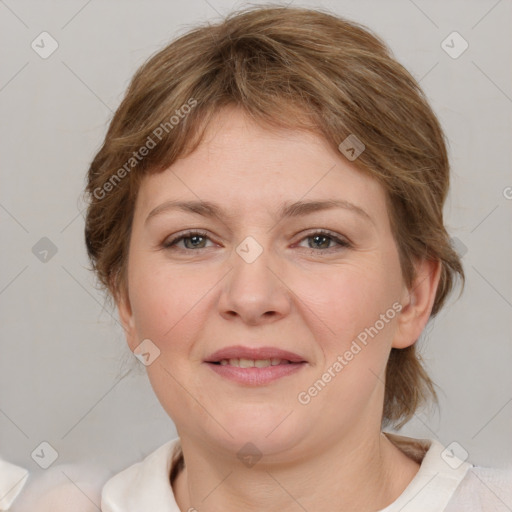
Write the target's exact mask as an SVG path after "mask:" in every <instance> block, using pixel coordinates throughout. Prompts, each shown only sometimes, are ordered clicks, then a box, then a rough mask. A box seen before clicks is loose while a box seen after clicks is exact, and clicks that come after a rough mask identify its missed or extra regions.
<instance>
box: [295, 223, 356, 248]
mask: <svg viewBox="0 0 512 512" xmlns="http://www.w3.org/2000/svg"><path fill="white" fill-rule="evenodd" d="M302 240H312V243H309V242H308V248H309V249H312V252H313V253H318V252H332V250H333V249H334V250H335V251H338V250H341V249H343V248H348V247H351V244H350V243H349V242H348V241H347V240H344V239H342V238H339V237H338V236H337V235H335V234H334V233H331V232H330V231H326V230H323V229H321V230H319V231H315V232H313V233H310V234H309V235H307V236H306V237H304V238H303V239H302ZM302 240H301V241H302ZM332 242H334V244H335V245H334V247H332V246H331V243H332ZM336 245H337V246H338V247H336Z"/></svg>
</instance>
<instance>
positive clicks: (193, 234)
mask: <svg viewBox="0 0 512 512" xmlns="http://www.w3.org/2000/svg"><path fill="white" fill-rule="evenodd" d="M201 239H202V240H206V239H208V236H207V233H205V232H204V231H189V232H187V233H184V234H182V235H179V236H178V237H176V238H173V239H171V240H169V241H167V242H164V244H163V247H164V248H166V249H170V248H171V247H173V246H175V245H177V244H178V243H179V242H181V241H182V240H183V241H188V240H190V241H191V244H189V246H188V247H187V244H185V249H204V248H205V247H203V246H201ZM198 242H199V243H198ZM180 249H183V248H180Z"/></svg>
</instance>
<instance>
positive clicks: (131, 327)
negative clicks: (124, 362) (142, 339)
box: [116, 291, 139, 352]
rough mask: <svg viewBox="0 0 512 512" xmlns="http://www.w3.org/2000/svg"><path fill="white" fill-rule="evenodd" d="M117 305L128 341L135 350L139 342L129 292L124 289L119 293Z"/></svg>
mask: <svg viewBox="0 0 512 512" xmlns="http://www.w3.org/2000/svg"><path fill="white" fill-rule="evenodd" d="M116 305H117V310H118V312H119V319H120V320H121V324H122V326H123V330H124V334H125V336H126V341H127V343H128V346H129V347H130V350H131V351H132V352H133V351H134V350H135V348H136V347H137V345H138V344H139V342H138V337H137V331H136V329H135V319H134V317H133V312H132V308H131V305H130V297H129V296H128V292H125V291H123V292H121V293H120V294H119V295H118V297H116Z"/></svg>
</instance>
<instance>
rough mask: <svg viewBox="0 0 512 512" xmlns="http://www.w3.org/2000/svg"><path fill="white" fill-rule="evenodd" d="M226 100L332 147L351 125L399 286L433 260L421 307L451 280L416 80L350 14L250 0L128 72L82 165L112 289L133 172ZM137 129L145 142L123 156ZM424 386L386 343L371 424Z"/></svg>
mask: <svg viewBox="0 0 512 512" xmlns="http://www.w3.org/2000/svg"><path fill="white" fill-rule="evenodd" d="M186 105H188V107H187V109H185V106H186ZM228 105H229V106H231V105H234V106H236V107H239V108H241V109H243V111H244V112H246V113H247V114H249V115H250V116H251V118H252V119H254V120H255V121H256V122H260V123H263V124H265V125H266V126H276V127H283V128H292V129H306V130H310V131H314V132H316V133H318V134H320V135H321V136H323V137H324V138H325V139H326V140H327V141H328V142H329V143H330V144H331V145H332V146H333V147H334V148H336V149H338V147H339V145H340V143H341V142H343V141H344V140H345V139H346V138H347V137H348V136H349V135H355V136H356V137H357V138H358V139H359V140H360V141H362V142H363V143H364V145H365V150H364V151H363V152H362V153H361V154H360V155H359V157H358V158H357V159H356V160H355V161H354V162H353V163H354V164H355V165H356V166H357V167H358V168H359V169H360V170H361V172H365V173H368V174H369V175H370V176H372V177H373V178H375V179H377V180H379V182H380V183H381V184H382V185H383V187H384V189H385V191H386V199H387V207H388V212H389V215H390V220H391V226H392V230H393V235H394V238H395V240H396V243H397V247H398V250H399V255H400V263H401V268H402V273H403V276H404V280H405V282H406V283H407V285H408V286H411V285H412V282H413V279H414V266H413V264H414V262H415V260H417V259H421V258H426V259H431V260H435V261H440V263H441V277H440V282H439V286H438V289H437V293H436V297H435V301H434V304H433V308H432V312H431V316H435V315H436V314H437V312H438V311H439V310H440V308H441V307H442V306H443V304H444V302H445V299H446V297H447V295H448V294H449V293H450V291H451V289H452V287H453V285H454V280H455V277H456V276H457V274H458V275H459V276H460V278H461V280H462V287H463V286H464V272H463V268H462V265H461V262H460V259H459V257H458V255H457V253H456V252H455V251H454V250H453V248H452V246H451V244H450V239H449V236H448V234H447V232H446V230H445V227H444V222H443V205H444V201H445V199H446V195H447V192H448V188H449V162H448V156H447V150H446V146H445V137H444V134H443V131H442V129H441V127H440V125H439V122H438V120H437V118H436V116H435V114H434V112H433V111H432V109H431V107H430V106H429V104H428V101H427V100H426V98H425V95H424V93H423V92H422V90H421V89H420V87H419V85H418V83H417V82H416V81H415V80H414V78H413V77H412V76H411V75H410V74H409V73H408V72H407V70H406V69H404V67H403V66H402V65H401V64H399V63H398V62H397V61H396V60H395V59H394V57H393V56H392V54H391V51H390V50H389V49H388V48H387V47H386V45H385V43H384V42H383V41H382V40H381V39H380V38H379V37H378V36H376V35H374V34H373V33H371V31H370V30H368V29H367V28H366V27H363V26H362V25H360V24H358V23H355V22H353V21H348V20H345V19H342V18H340V17H338V16H335V15H333V14H331V13H328V12H325V11H321V10H309V9H304V8H286V7H278V6H264V7H261V6H260V7H256V8H254V7H252V8H249V9H246V10H243V11H238V12H235V13H232V14H230V15H229V16H228V17H226V18H225V19H224V20H223V21H221V22H219V23H217V24H214V25H211V24H205V25H203V26H199V27H196V28H194V29H192V30H190V31H189V32H187V33H186V34H184V35H183V36H181V37H179V38H177V39H176V40H174V41H173V42H172V43H171V44H169V45H168V46H166V47H165V48H163V49H162V50H161V51H159V52H158V53H156V54H155V55H154V56H152V57H151V58H150V59H149V60H148V61H147V62H146V63H145V64H144V65H143V66H141V67H140V68H139V70H138V71H137V72H136V74H135V75H134V77H133V78H132V81H131V83H130V85H129V88H128V90H127V92H126V95H125V97H124V99H123V101H122V103H121V105H120V106H119V108H118V109H117V111H116V113H115V115H114V117H113V119H112V121H111V123H110V126H109V129H108V131H107V134H106V137H105V140H104V143H103V146H102V147H101V149H100V150H99V152H98V153H97V154H96V156H95V157H94V159H93V161H92V163H91V165H90V168H89V171H88V183H87V187H86V191H85V192H86V193H87V196H88V197H87V201H88V203H89V205H88V210H87V217H86V225H85V241H86V245H87V251H88V254H89V257H90V260H91V263H92V270H93V271H95V272H96V274H97V276H98V278H99V280H100V282H101V284H102V286H103V287H105V288H106V290H107V291H109V292H110V294H111V296H112V297H113V298H116V299H117V298H118V297H120V296H121V294H127V290H128V287H127V286H128V283H127V279H126V263H127V256H128V247H129V239H130V232H131V223H132V217H133V212H134V205H135V199H136V196H137V191H138V188H139V184H140V180H141V179H142V177H143V176H144V175H146V174H147V173H156V172H162V171H163V170H165V169H166V168H168V167H169V166H170V165H171V164H172V163H173V162H174V161H175V160H176V158H178V157H183V156H186V155H187V154H189V153H190V152H192V151H193V150H194V149H195V148H196V147H197V146H198V144H199V143H200V142H201V140H202V136H203V134H204V130H205V129H206V127H207V126H208V124H209V122H210V121H211V119H212V118H213V116H214V115H215V114H216V113H217V112H218V111H219V110H220V109H221V108H223V107H225V106H228ZM184 112H186V115H184ZM173 117H174V118H175V120H177V121H176V122H174V121H173V120H172V118H173ZM155 133H156V134H158V135H159V137H157V136H156V135H155ZM149 139H151V140H152V141H153V142H156V144H155V146H154V147H152V148H151V149H150V150H149V151H144V152H143V153H144V154H145V156H144V157H143V158H137V159H135V157H134V154H135V153H136V152H137V151H141V148H142V147H143V146H145V147H149V146H150V142H149ZM154 139H158V141H156V140H154ZM141 153H142V151H141ZM137 154H138V153H137ZM123 169H124V170H123ZM461 291H462V290H461ZM429 396H431V397H433V398H434V399H435V398H436V394H435V391H434V388H433V383H432V381H431V380H430V378H429V377H428V375H427V373H426V371H425V370H424V368H423V366H422V363H421V360H420V357H419V355H418V354H417V352H416V349H415V345H414V344H413V345H412V346H410V347H407V348H405V349H400V350H399V349H394V348H393V349H392V351H391V354H390V358H389V361H388V365H387V371H386V390H385V400H384V410H383V424H388V423H394V424H395V425H398V424H399V425H400V426H401V425H402V424H404V423H405V422H406V421H408V420H409V419H410V418H411V417H412V416H413V414H414V412H415V410H416V409H417V407H418V406H419V405H420V404H421V403H423V402H424V401H425V400H426V399H427V398H428V397H429Z"/></svg>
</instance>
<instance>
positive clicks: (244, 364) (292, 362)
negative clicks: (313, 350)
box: [204, 346, 308, 386]
mask: <svg viewBox="0 0 512 512" xmlns="http://www.w3.org/2000/svg"><path fill="white" fill-rule="evenodd" d="M204 362H205V363H206V364H207V365H208V366H209V367H210V368H211V369H212V370H213V371H214V372H215V373H217V374H218V375H220V376H221V377H224V378H227V379H229V380H232V381H235V382H237V383H239V384H245V385H248V386H261V385H265V384H268V383H270V382H272V381H274V380H277V379H280V378H281V377H285V376H288V375H292V374H294V373H295V372H297V371H299V370H300V369H301V368H304V367H305V366H306V365H307V364H308V362H307V361H306V360H305V359H303V358H302V357H301V356H299V355H298V354H294V353H292V352H288V351H284V350H280V349H276V348H270V347H267V348H265V347H263V348H258V349H253V348H249V347H241V346H238V347H228V348H226V349H222V350H219V351H217V352H215V353H214V354H212V355H211V356H209V357H208V358H207V360H205V361H204Z"/></svg>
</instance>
